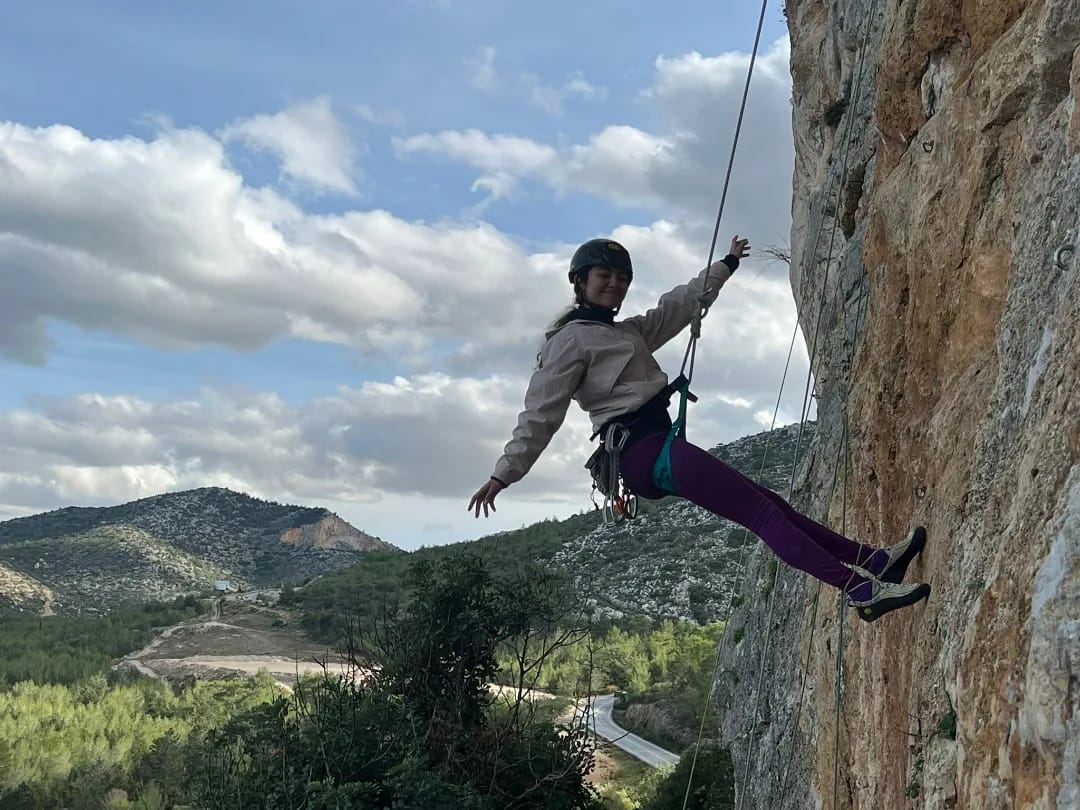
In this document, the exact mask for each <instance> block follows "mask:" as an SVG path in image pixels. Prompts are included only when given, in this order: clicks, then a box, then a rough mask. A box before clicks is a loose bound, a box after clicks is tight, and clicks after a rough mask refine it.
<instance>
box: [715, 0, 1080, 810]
mask: <svg viewBox="0 0 1080 810" xmlns="http://www.w3.org/2000/svg"><path fill="white" fill-rule="evenodd" d="M786 12H787V16H788V21H789V27H790V31H791V42H792V53H791V69H792V75H793V79H794V92H793V99H794V132H795V141H796V169H795V176H794V181H795V193H794V200H793V231H792V248H793V257H792V259H793V260H792V285H793V289H794V291H795V294H796V297H797V299H798V301H799V308H800V322H801V325H802V329H803V332H804V336H805V338H806V340H807V345H808V346H810V347H812V348H813V367H814V370H815V378H816V380H815V385H816V395H817V402H818V430H817V435H816V439H815V442H814V444H813V446H812V448H811V449H810V452H809V453H808V455H807V456H806V457H805V459H804V465H803V467H802V471H801V477H800V482H801V484H802V488H801V496H800V497H801V503H802V505H803V506H804V508H806V509H807V510H808V511H810V512H811V513H813V514H815V516H817V517H819V518H826V517H827V518H828V519H829V522H830V523H831V525H833V526H834V527H838V528H840V527H842V528H844V529H845V530H846V531H847V533H848V534H851V535H855V536H858V537H859V538H860V539H861V540H863V541H865V542H869V543H873V544H878V545H883V544H887V543H891V542H895V541H896V540H897V539H898V538H900V537H902V536H903V535H904V533H905V532H906V531H907V529H908V527H909V526H910V525H912V524H915V523H921V524H923V525H926V526H927V527H928V529H929V533H930V546H929V548H928V550H927V552H926V553H925V554H924V558H923V560H922V561H921V563H920V564H919V565H918V566H917V567H916V568H915V569H914V570H913V572H912V573H913V575H914V576H916V577H918V578H919V579H922V580H925V581H927V582H930V583H931V585H932V586H933V589H934V590H933V594H932V595H931V597H930V599H929V600H928V602H927V603H925V604H924V605H921V606H919V607H916V608H912V609H909V610H906V611H903V612H899V613H897V614H892V615H890V616H887V617H885V618H884V619H882V620H881V621H879V622H878V623H875V624H873V625H864V624H861V623H858V622H857V621H854V620H853V616H852V615H850V614H849V615H846V616H844V622H843V628H842V634H841V622H840V618H839V617H840V616H842V615H844V613H843V608H841V609H840V611H838V610H837V607H836V604H837V603H836V601H835V600H836V598H837V595H836V591H835V590H834V589H831V588H828V587H826V588H824V589H823V590H820V591H819V589H818V588H817V586H816V583H814V582H808V581H807V579H806V577H804V576H802V575H797V574H794V573H792V572H790V571H786V570H783V571H782V573H781V575H780V577H779V579H778V581H777V583H776V587H775V588H774V589H772V591H771V593H772V596H773V598H774V599H775V600H776V604H777V605H779V608H778V609H775V610H773V612H772V613H771V614H770V613H769V612H768V610H767V609H766V607H765V605H766V604H767V601H768V600H764V601H763V600H762V599H760V589H761V587H762V585H761V583H762V582H764V581H766V580H767V579H768V576H767V573H768V572H767V568H766V566H765V562H766V561H767V559H768V558H767V556H765V555H763V554H759V555H757V556H756V559H755V563H754V566H753V567H752V568H751V570H750V577H749V579H748V585H747V586H746V591H745V593H744V598H746V601H747V604H748V605H751V606H752V608H753V610H752V611H748V610H744V611H742V612H741V613H739V614H737V615H736V617H735V618H734V620H733V623H732V627H742V628H743V630H744V633H745V638H746V639H747V640H753V641H754V642H755V643H753V644H747V643H746V642H745V641H744V642H743V644H741V645H739V647H738V648H734V649H726V650H725V658H724V660H725V663H724V665H723V667H722V670H721V673H720V677H719V679H718V694H719V700H720V701H721V703H722V704H723V705H722V707H721V708H722V709H723V710H724V711H725V712H726V721H725V725H724V728H723V734H724V736H725V738H726V739H727V740H728V741H729V743H730V744H731V745H732V749H733V753H734V757H735V763H736V776H737V781H738V782H739V783H740V785H743V784H745V785H746V789H745V791H744V795H743V798H742V804H741V806H742V807H746V808H758V807H785V808H789V807H790V808H796V807H798V808H802V807H823V806H824V807H845V808H846V807H851V808H871V807H874V808H878V807H888V808H894V807H928V808H929V807H935V808H936V807H957V808H979V810H983V809H984V808H987V809H991V808H1006V807H1009V808H1011V807H1025V808H1073V807H1080V772H1078V765H1080V716H1078V714H1077V711H1076V710H1077V708H1078V706H1077V702H1078V700H1080V697H1078V694H1080V693H1078V690H1077V683H1078V682H1080V281H1078V280H1077V276H1078V274H1080V268H1078V257H1077V250H1076V248H1075V247H1071V248H1070V247H1069V246H1075V245H1076V243H1077V241H1078V237H1080V110H1078V109H1077V103H1076V102H1077V94H1078V89H1080V55H1078V54H1080V51H1078V46H1080V2H1078V0H1032V1H1031V2H1024V1H1023V0H983V1H982V2H964V3H954V2H949V1H948V0H905V2H903V3H895V2H890V3H878V2H877V1H876V0H850V2H842V3H824V2H819V1H818V0H790V1H789V2H788V3H787V6H786ZM864 55H865V59H862V57H863V56H864ZM860 71H861V73H860ZM845 428H846V429H845ZM729 646H730V645H729ZM838 655H839V662H838V660H837V656H838ZM838 698H839V700H838ZM838 703H839V711H838V710H837V704H838ZM834 797H835V801H834Z"/></svg>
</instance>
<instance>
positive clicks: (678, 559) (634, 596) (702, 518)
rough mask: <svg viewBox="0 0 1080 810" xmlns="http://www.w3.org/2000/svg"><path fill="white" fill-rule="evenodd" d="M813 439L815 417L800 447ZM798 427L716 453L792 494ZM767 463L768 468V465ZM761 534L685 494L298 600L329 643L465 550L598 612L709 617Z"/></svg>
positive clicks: (390, 562) (398, 562)
mask: <svg viewBox="0 0 1080 810" xmlns="http://www.w3.org/2000/svg"><path fill="white" fill-rule="evenodd" d="M813 435H814V423H812V422H811V423H807V425H806V426H805V428H804V430H803V435H802V438H801V444H802V446H803V447H804V448H805V447H806V445H807V444H808V443H809V442H810V441H811V440H812V438H813ZM798 441H800V439H799V426H798V425H797V424H796V425H789V426H787V427H783V428H777V429H776V430H773V431H765V432H763V433H759V434H756V435H753V436H747V437H744V438H742V439H739V440H737V441H734V442H731V443H729V444H724V445H720V446H717V447H714V448H712V450H710V452H711V453H713V455H716V456H718V457H719V458H721V459H724V460H725V461H727V462H728V463H729V464H731V465H732V466H733V467H735V468H736V469H738V470H740V471H742V472H744V473H746V474H748V475H750V476H751V477H753V478H754V479H755V480H758V481H760V482H761V483H762V484H764V485H765V486H767V487H769V488H770V489H772V490H774V491H776V492H779V493H780V494H782V495H786V494H787V490H788V485H789V482H790V480H791V465H792V462H793V459H794V457H795V446H796V443H797V442H798ZM763 462H764V465H763ZM757 542H758V541H757V538H756V537H755V536H754V535H753V534H749V533H744V532H743V530H742V528H741V527H739V526H737V525H736V524H734V523H732V522H730V521H727V520H723V519H720V518H717V517H716V516H715V515H713V514H711V513H709V512H707V511H705V510H703V509H700V508H698V507H696V506H694V505H693V504H691V503H689V502H687V501H683V500H680V499H678V498H664V499H662V500H659V501H653V502H650V501H642V502H641V509H640V514H639V516H638V517H637V519H635V520H633V521H625V522H623V523H620V524H617V525H607V526H605V525H604V524H603V521H602V520H601V517H600V513H599V511H597V510H590V511H588V512H583V513H580V514H577V515H573V516H571V517H569V518H566V519H563V520H545V521H541V522H539V523H534V524H532V525H531V526H526V527H524V528H521V529H515V530H513V531H508V532H500V533H498V534H492V535H488V536H486V537H482V538H480V539H478V540H474V541H469V542H463V543H455V544H450V545H445V546H436V547H430V548H422V549H418V550H417V551H414V552H412V553H410V554H395V555H385V554H373V555H371V556H369V557H368V558H366V559H365V560H364V564H363V565H357V566H353V567H352V568H349V569H344V570H341V571H339V572H337V573H335V574H331V575H328V576H325V577H322V578H321V579H319V580H318V581H317V582H313V583H311V584H310V585H308V586H307V587H305V588H304V589H303V590H302V591H298V592H297V593H296V594H295V596H291V598H293V599H295V600H296V601H297V602H299V603H300V604H301V605H302V608H303V611H304V615H305V625H306V626H307V628H308V630H309V631H310V632H311V633H313V634H314V635H315V636H317V637H319V638H322V639H324V640H331V639H333V638H335V637H336V636H337V634H338V633H340V632H341V629H342V628H341V626H340V624H339V622H340V617H341V616H342V615H343V614H344V613H350V612H351V613H360V614H368V615H370V614H373V613H375V612H377V611H378V610H379V607H380V605H381V604H382V603H383V602H384V601H386V602H392V601H393V599H394V598H396V597H398V596H400V595H401V594H402V592H403V586H404V583H405V581H406V577H407V573H408V568H409V566H410V564H412V563H414V562H417V561H420V560H425V559H433V560H434V559H439V558H441V557H444V556H445V555H448V554H452V553H454V552H456V551H459V550H462V549H468V550H471V551H475V552H477V553H478V554H480V555H481V556H483V557H484V558H485V559H486V560H487V561H488V564H489V567H490V568H491V569H492V571H494V572H496V573H498V572H500V571H507V570H511V569H513V568H516V567H518V566H519V565H521V563H522V562H523V561H530V562H535V563H539V564H541V565H544V566H548V567H551V568H554V569H555V570H557V571H560V572H562V573H563V574H565V575H566V577H567V578H568V579H569V580H570V581H572V582H573V583H574V584H575V586H576V590H577V593H578V594H579V597H580V598H581V599H582V601H583V603H584V604H585V606H586V608H587V610H588V611H589V612H590V613H591V614H592V615H593V616H594V617H596V618H615V619H617V618H620V617H622V616H624V615H632V616H641V615H647V616H650V617H653V618H665V617H667V618H683V619H692V620H697V621H708V620H711V619H717V618H722V617H723V616H725V615H726V612H727V611H726V609H725V608H726V605H727V602H728V598H729V596H730V594H731V592H732V577H734V576H735V573H736V571H737V570H738V568H739V563H740V561H741V558H742V556H743V554H744V551H746V550H748V549H749V548H752V547H753V544H755V543H757Z"/></svg>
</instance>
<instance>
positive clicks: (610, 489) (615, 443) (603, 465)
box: [585, 422, 638, 526]
mask: <svg viewBox="0 0 1080 810" xmlns="http://www.w3.org/2000/svg"><path fill="white" fill-rule="evenodd" d="M629 438H630V431H629V430H628V429H627V428H626V426H625V425H622V424H619V423H618V422H614V423H612V424H610V425H607V426H606V428H605V429H604V435H603V438H601V440H600V446H599V447H597V448H596V450H595V451H593V454H592V455H591V456H589V460H588V461H587V462H585V468H586V469H587V470H588V471H589V473H590V474H591V475H592V479H593V488H592V492H591V493H590V494H589V498H590V499H591V500H592V502H593V506H595V507H596V508H597V509H600V508H601V507H600V505H599V504H598V503H597V502H596V491H597V490H599V491H600V494H601V495H603V496H604V505H603V513H604V525H605V526H608V525H612V524H615V523H621V522H622V521H624V520H633V519H634V518H636V517H637V515H638V499H637V495H635V494H634V493H632V492H631V491H630V490H629V489H627V488H626V483H625V482H624V481H623V480H622V476H621V475H620V470H619V456H620V454H621V453H622V451H623V448H624V447H626V442H627V440H628V439H629Z"/></svg>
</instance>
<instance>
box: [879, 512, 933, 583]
mask: <svg viewBox="0 0 1080 810" xmlns="http://www.w3.org/2000/svg"><path fill="white" fill-rule="evenodd" d="M925 546H926V529H924V528H923V527H922V526H916V527H915V528H914V529H912V530H911V533H910V534H909V535H908V536H907V537H906V538H905V539H904V540H903V541H901V542H899V543H897V544H896V545H895V546H889V547H888V548H886V549H882V550H883V551H884V552H885V553H886V554H888V555H889V561H888V562H887V563H886V564H885V570H884V571H883V572H882V573H881V574H879V575H878V579H880V580H881V581H882V582H893V583H899V582H903V581H904V574H906V573H907V569H908V566H909V565H910V564H911V561H912V560H914V559H915V558H916V557H918V556H919V554H921V553H922V550H923V548H924V547H925Z"/></svg>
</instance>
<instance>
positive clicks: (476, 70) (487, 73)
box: [465, 45, 499, 93]
mask: <svg viewBox="0 0 1080 810" xmlns="http://www.w3.org/2000/svg"><path fill="white" fill-rule="evenodd" d="M495 54H496V50H495V48H493V47H492V46H490V45H483V46H481V47H479V48H477V49H476V51H475V52H473V53H472V54H471V55H470V56H467V57H466V58H465V69H466V71H467V73H468V76H469V83H470V84H471V85H472V86H473V87H475V88H476V89H477V90H479V91H481V92H483V93H494V92H495V91H496V90H497V89H498V87H499V77H498V75H497V74H496V73H495Z"/></svg>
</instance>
